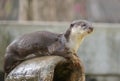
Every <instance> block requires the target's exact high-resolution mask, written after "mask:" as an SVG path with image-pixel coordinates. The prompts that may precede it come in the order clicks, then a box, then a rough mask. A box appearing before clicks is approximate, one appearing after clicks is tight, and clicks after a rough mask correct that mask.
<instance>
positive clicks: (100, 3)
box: [0, 0, 120, 81]
mask: <svg viewBox="0 0 120 81" xmlns="http://www.w3.org/2000/svg"><path fill="white" fill-rule="evenodd" d="M77 19H85V20H88V21H90V22H92V23H93V26H94V28H95V31H94V33H92V34H91V35H90V36H88V37H87V38H86V39H85V40H84V42H83V44H82V45H81V47H80V49H79V51H78V55H79V57H80V59H81V60H82V61H83V63H84V66H85V72H86V81H120V0H0V81H3V62H4V54H5V49H6V46H7V45H8V44H9V43H10V42H11V41H13V40H14V39H15V38H16V37H18V36H20V35H22V34H25V33H28V32H33V31H40V30H48V31H52V32H57V33H61V32H64V31H65V30H66V29H67V28H68V27H69V25H70V23H71V21H73V20H77Z"/></svg>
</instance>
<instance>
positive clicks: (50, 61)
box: [5, 56, 84, 81]
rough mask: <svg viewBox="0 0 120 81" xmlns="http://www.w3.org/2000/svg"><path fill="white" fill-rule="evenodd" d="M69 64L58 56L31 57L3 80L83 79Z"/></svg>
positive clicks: (55, 80)
mask: <svg viewBox="0 0 120 81" xmlns="http://www.w3.org/2000/svg"><path fill="white" fill-rule="evenodd" d="M70 65H71V64H70V63H68V62H67V60H66V59H64V58H63V57H60V56H44V57H38V58H33V59H30V60H27V61H24V62H22V63H21V64H20V65H18V66H17V67H16V68H14V69H13V70H12V71H11V72H10V73H9V74H8V76H7V77H6V80H5V81H83V78H84V76H81V75H79V74H80V71H79V70H74V69H70V68H69V67H70Z"/></svg>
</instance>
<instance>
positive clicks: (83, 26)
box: [70, 20, 93, 37]
mask: <svg viewBox="0 0 120 81" xmlns="http://www.w3.org/2000/svg"><path fill="white" fill-rule="evenodd" d="M70 28H71V34H75V35H80V36H83V37H84V36H86V35H88V34H90V33H91V32H93V27H92V25H91V23H89V22H88V21H85V20H76V21H73V22H72V23H71V25H70Z"/></svg>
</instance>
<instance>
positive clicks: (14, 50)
mask: <svg viewBox="0 0 120 81" xmlns="http://www.w3.org/2000/svg"><path fill="white" fill-rule="evenodd" d="M83 22H84V21H76V22H74V23H72V24H71V25H70V27H69V28H68V30H67V31H66V32H65V33H63V34H57V33H52V32H48V31H38V32H33V33H29V34H25V35H23V36H21V37H19V38H17V39H16V40H15V41H13V42H12V43H11V44H10V45H8V47H7V49H6V54H5V61H4V71H5V73H6V74H8V73H9V72H10V71H11V70H12V69H13V68H14V67H16V66H17V65H18V64H19V63H21V62H22V61H24V60H26V59H27V57H28V56H29V55H32V54H34V55H35V56H34V57H38V56H46V55H58V56H63V57H65V58H67V59H68V60H69V61H71V63H73V65H74V66H76V68H80V67H81V66H80V62H79V58H78V57H77V55H76V53H75V52H72V51H71V48H70V47H68V46H67V44H66V43H67V42H69V40H70V35H71V30H72V28H73V27H74V25H77V26H79V25H81V23H83ZM84 23H86V22H84ZM85 29H89V30H90V31H92V30H91V29H90V28H89V25H88V26H86V28H85ZM78 42H81V41H78ZM68 44H69V43H68ZM76 44H77V43H76ZM32 58H33V57H32Z"/></svg>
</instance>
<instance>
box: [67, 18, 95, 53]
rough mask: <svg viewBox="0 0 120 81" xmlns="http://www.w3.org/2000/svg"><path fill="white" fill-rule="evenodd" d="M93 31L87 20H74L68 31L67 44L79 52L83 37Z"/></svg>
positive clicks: (73, 50) (72, 49)
mask: <svg viewBox="0 0 120 81" xmlns="http://www.w3.org/2000/svg"><path fill="white" fill-rule="evenodd" d="M92 31H93V27H92V25H91V24H90V23H89V22H87V21H85V20H76V21H73V22H72V23H71V25H70V28H69V29H68V30H67V31H66V33H65V37H66V39H67V41H68V43H67V46H68V48H70V50H71V51H72V52H74V53H76V52H77V50H78V48H79V46H80V44H81V42H82V40H83V38H84V37H85V36H87V35H88V34H90V33H91V32H92Z"/></svg>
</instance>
